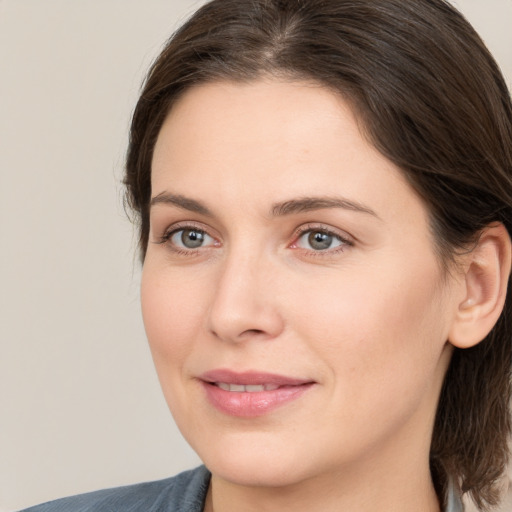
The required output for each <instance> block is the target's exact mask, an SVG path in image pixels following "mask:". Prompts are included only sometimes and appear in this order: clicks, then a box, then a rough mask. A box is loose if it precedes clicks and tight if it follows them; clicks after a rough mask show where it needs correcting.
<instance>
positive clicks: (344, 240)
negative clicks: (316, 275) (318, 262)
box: [289, 224, 354, 257]
mask: <svg viewBox="0 0 512 512" xmlns="http://www.w3.org/2000/svg"><path fill="white" fill-rule="evenodd" d="M307 233H322V234H325V235H328V236H332V237H333V238H335V239H337V240H338V241H339V242H340V245H339V246H337V247H335V248H333V249H325V250H314V249H304V248H302V247H297V243H298V241H299V240H300V239H301V238H302V237H303V236H304V235H305V234H307ZM353 245H354V242H353V241H352V240H350V239H349V238H348V237H347V236H343V235H342V234H341V233H339V232H337V231H336V230H333V229H332V228H329V227H327V226H323V225H321V224H320V225H319V224H306V225H304V226H301V227H300V228H298V229H297V230H296V232H295V234H294V241H293V242H292V244H291V245H289V247H290V248H292V249H295V250H297V249H302V250H303V251H306V252H307V254H308V256H309V255H311V256H315V257H326V256H333V255H335V254H338V253H341V252H343V251H345V250H346V248H347V247H351V246H353Z"/></svg>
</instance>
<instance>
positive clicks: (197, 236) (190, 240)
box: [181, 229, 204, 249]
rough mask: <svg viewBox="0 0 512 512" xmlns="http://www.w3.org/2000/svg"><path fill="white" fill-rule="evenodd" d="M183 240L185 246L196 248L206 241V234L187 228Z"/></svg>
mask: <svg viewBox="0 0 512 512" xmlns="http://www.w3.org/2000/svg"><path fill="white" fill-rule="evenodd" d="M181 241H182V242H183V245H184V246H185V247H187V248H189V249H195V248H196V247H201V244H202V243H203V241H204V234H203V233H201V231H193V230H191V229H185V230H183V233H182V235H181Z"/></svg>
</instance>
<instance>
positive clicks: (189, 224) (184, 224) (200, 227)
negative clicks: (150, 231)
mask: <svg viewBox="0 0 512 512" xmlns="http://www.w3.org/2000/svg"><path fill="white" fill-rule="evenodd" d="M185 229H191V230H197V231H201V232H203V233H205V234H207V235H208V236H209V237H210V238H212V239H213V240H214V241H215V242H216V243H215V244H214V245H215V246H217V245H220V242H219V239H218V238H219V237H218V236H216V235H215V234H213V233H212V232H211V231H212V230H211V229H210V228H209V227H208V226H205V225H204V224H202V223H200V222H196V221H180V222H175V223H173V224H171V225H170V226H168V227H167V228H165V230H164V231H163V233H162V235H158V236H157V237H156V238H157V239H156V241H155V242H154V243H156V244H166V243H168V242H169V241H170V239H171V238H172V236H173V235H174V234H175V233H177V232H178V231H182V230H185ZM211 246H212V245H207V246H204V247H200V248H198V249H206V248H208V247H211ZM173 248H174V249H175V250H181V249H180V248H177V247H174V246H173ZM198 249H184V250H183V252H193V251H194V250H198Z"/></svg>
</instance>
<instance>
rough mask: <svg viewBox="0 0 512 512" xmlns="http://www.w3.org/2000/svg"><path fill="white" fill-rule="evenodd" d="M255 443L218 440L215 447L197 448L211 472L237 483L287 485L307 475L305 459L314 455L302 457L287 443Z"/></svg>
mask: <svg viewBox="0 0 512 512" xmlns="http://www.w3.org/2000/svg"><path fill="white" fill-rule="evenodd" d="M278 444H279V445H280V447H279V448H277V447H276V446H275V443H261V442H252V443H248V442H247V441H246V442H245V443H243V442H239V443H230V447H226V446H225V445H224V446H223V445H222V443H219V444H218V445H217V446H216V449H214V450H212V449H211V448H210V447H209V448H208V449H205V450H201V449H198V450H197V452H198V455H199V457H200V458H201V460H202V461H203V462H204V464H205V465H206V467H207V468H208V469H209V470H210V472H211V473H212V474H213V475H215V476H216V477H218V478H221V479H223V480H226V481H228V482H231V483H233V484H236V485H242V486H250V487H286V486H289V485H293V484H295V483H298V482H301V481H303V480H305V479H307V478H308V477H311V476H312V475H310V474H308V471H307V467H306V466H307V464H306V462H308V461H309V462H310V463H311V462H312V458H311V457H301V456H300V455H299V454H298V453H297V452H300V450H297V448H296V447H295V449H294V448H293V447H290V449H287V448H288V447H287V446H283V444H284V443H282V442H281V443H278Z"/></svg>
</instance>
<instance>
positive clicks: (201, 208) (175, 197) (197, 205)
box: [149, 192, 213, 217]
mask: <svg viewBox="0 0 512 512" xmlns="http://www.w3.org/2000/svg"><path fill="white" fill-rule="evenodd" d="M157 204H168V205H172V206H177V207H178V208H181V209H183V210H188V211H189V212H194V213H199V214H201V215H206V216H208V217H213V214H212V212H211V211H210V210H209V209H208V208H207V207H206V206H205V205H204V204H203V203H201V202H199V201H196V200H195V199H190V198H189V197H185V196H182V195H179V194H171V193H169V192H162V193H160V194H158V195H157V196H155V197H153V198H152V199H151V202H150V203H149V205H150V206H151V207H152V206H155V205H157Z"/></svg>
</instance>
